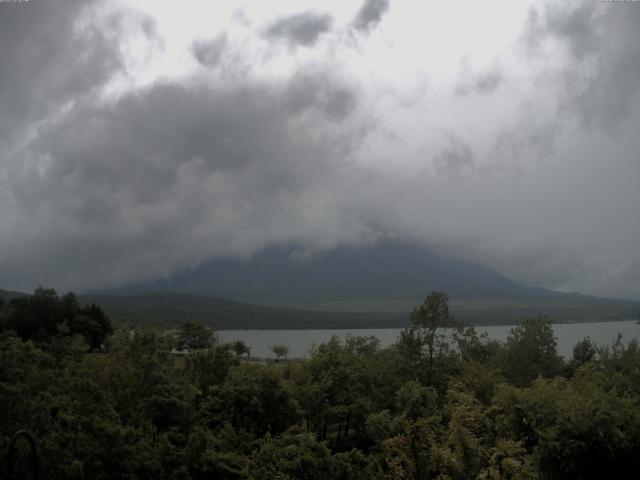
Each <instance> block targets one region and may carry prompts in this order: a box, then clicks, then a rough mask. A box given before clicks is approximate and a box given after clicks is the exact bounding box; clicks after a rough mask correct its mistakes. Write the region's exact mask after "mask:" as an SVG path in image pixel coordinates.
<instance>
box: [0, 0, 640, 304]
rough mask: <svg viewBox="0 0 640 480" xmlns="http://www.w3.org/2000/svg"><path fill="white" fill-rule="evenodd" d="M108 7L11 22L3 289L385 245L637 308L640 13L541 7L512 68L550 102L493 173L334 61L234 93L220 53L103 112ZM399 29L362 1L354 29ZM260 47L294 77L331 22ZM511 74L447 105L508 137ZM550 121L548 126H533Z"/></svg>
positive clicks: (518, 128)
mask: <svg viewBox="0 0 640 480" xmlns="http://www.w3.org/2000/svg"><path fill="white" fill-rule="evenodd" d="M96 4H97V2H94V3H87V2H80V1H78V2H63V1H61V0H60V1H51V2H47V3H44V2H42V3H38V2H29V4H28V8H13V7H9V8H13V9H9V8H5V7H7V5H0V8H2V14H0V41H1V42H2V43H0V61H1V62H2V65H8V66H10V67H11V68H3V69H2V70H0V225H2V228H1V229H0V266H1V268H0V288H2V287H7V288H26V289H29V288H31V287H32V286H33V285H34V284H37V283H44V284H47V285H54V286H56V287H58V288H75V289H86V288H93V287H103V286H116V285H122V284H125V283H128V282H134V281H138V280H144V279H151V278H156V277H161V276H165V275H168V274H170V273H171V272H174V271H176V270H180V269H183V268H186V267H189V266H194V265H197V264H199V263H200V262H202V261H205V260H207V259H209V258H212V257H216V256H228V255H234V256H244V255H250V254H252V253H254V252H255V251H257V250H259V249H260V248H263V247H265V246H268V245H273V244H278V243H296V244H298V245H300V246H301V248H303V249H306V250H307V251H316V250H322V249H327V248H332V247H334V246H336V245H341V244H354V245H357V244H367V243H371V242H374V241H376V239H378V238H379V237H382V236H385V235H388V234H392V235H397V236H400V237H403V238H410V239H412V240H416V241H420V242H423V243H425V244H428V245H430V246H432V247H434V248H437V249H441V250H444V251H446V252H448V253H453V254H456V255H461V256H465V257H468V258H472V259H474V260H477V261H480V262H484V263H488V264H489V265H491V266H494V267H496V268H498V270H500V271H502V272H504V273H506V274H508V275H510V276H512V277H514V278H515V279H517V280H520V281H524V282H526V283H531V284H542V285H544V286H547V287H551V288H562V289H566V290H583V291H586V292H590V293H598V294H607V295H617V296H630V297H636V298H640V293H639V292H640V247H638V245H640V218H639V217H638V214H637V205H640V189H638V188H637V185H636V184H637V178H640V166H639V164H638V161H637V152H638V150H639V149H640V143H639V142H640V139H639V138H638V136H637V133H634V132H636V131H637V129H635V130H634V127H635V126H637V125H638V114H639V111H640V108H639V107H638V103H639V99H638V97H639V95H638V91H639V90H640V41H639V40H640V39H639V33H638V30H637V28H636V27H637V25H639V24H640V17H639V15H640V8H633V9H632V8H607V9H606V10H602V8H603V7H602V5H595V4H592V3H590V2H579V3H576V4H574V5H573V6H570V7H565V6H564V4H560V3H556V2H545V3H541V4H537V5H536V6H535V7H534V8H533V9H532V11H531V14H530V16H529V19H528V21H527V24H526V26H525V31H524V33H523V37H522V38H523V49H522V52H521V53H522V55H526V56H527V57H526V58H527V59H530V60H531V62H539V63H541V64H542V67H541V68H540V69H539V71H538V73H539V78H535V79H534V80H535V82H536V85H539V87H540V91H541V92H544V93H540V94H539V96H536V95H538V94H537V93H534V96H533V97H532V98H530V99H529V98H527V99H524V100H523V101H522V104H521V105H520V106H519V109H518V112H520V115H519V116H514V118H513V119H511V118H509V119H506V121H504V122H503V124H504V125H505V126H504V127H503V128H502V130H500V131H498V132H497V133H496V134H495V135H493V134H492V135H493V136H489V137H487V139H486V142H485V143H486V144H487V145H489V146H488V147H487V149H488V151H489V154H488V156H489V157H490V160H491V161H490V162H485V163H483V161H484V159H483V153H482V151H481V149H479V148H476V146H477V144H478V142H477V141H475V140H474V137H473V135H474V134H475V132H470V131H469V130H468V129H463V128H459V129H456V128H455V127H454V128H452V127H451V126H450V125H447V126H439V124H438V120H439V119H440V117H442V119H443V120H446V119H447V115H448V112H447V111H446V110H445V109H438V107H436V106H433V105H431V104H430V103H427V104H426V107H424V106H423V104H421V103H420V101H421V98H420V96H419V95H415V96H413V97H411V99H410V100H411V101H409V102H407V101H406V99H403V100H402V101H401V102H400V101H396V99H395V97H393V96H392V95H387V94H386V93H385V90H384V89H377V90H376V89H375V88H374V87H371V86H370V85H369V87H367V85H365V84H363V81H362V80H358V79H357V77H356V76H355V75H350V72H349V70H348V69H346V70H345V69H344V68H339V62H338V61H335V62H332V61H331V60H318V59H312V60H305V61H304V62H301V63H299V64H296V65H295V67H294V68H292V70H291V71H290V72H288V73H286V74H282V75H279V76H273V77H269V76H267V75H265V76H260V75H253V76H252V75H246V76H242V75H237V74H234V75H232V76H231V74H229V75H230V76H231V77H232V78H225V77H224V75H225V69H224V68H222V69H221V68H218V67H219V66H220V65H221V64H224V63H225V62H226V61H227V58H228V56H229V52H230V51H232V52H233V55H239V53H238V52H237V50H238V48H239V47H238V44H236V45H233V46H231V45H230V44H231V43H232V40H231V38H232V36H231V35H228V34H227V33H218V34H216V35H213V36H212V40H206V41H201V42H196V43H195V44H193V45H192V46H191V51H190V53H191V54H192V55H193V57H194V58H195V59H196V60H197V62H198V63H199V64H200V65H201V66H204V67H207V68H200V67H199V68H200V71H201V74H193V75H189V76H188V77H187V78H180V79H164V80H162V81H156V82H155V83H151V84H150V85H147V86H145V87H142V88H135V89H130V90H125V91H124V92H122V93H121V94H119V95H117V96H112V97H104V96H102V95H100V94H99V92H100V91H101V90H102V89H103V88H104V87H105V86H106V85H107V84H108V82H109V80H110V79H111V78H113V77H114V76H115V75H117V74H120V73H122V71H123V68H124V67H123V64H124V61H123V59H122V58H121V56H120V55H121V49H120V45H119V43H118V42H119V39H120V38H121V37H122V35H123V34H122V27H121V20H122V17H119V16H118V15H116V16H111V17H109V19H108V20H106V21H102V22H101V23H95V22H94V20H93V19H94V16H93V14H92V8H93V6H95V5H96ZM23 6H24V5H23ZM623 7H624V6H623ZM387 9H388V2H385V1H367V2H366V3H365V4H364V5H363V6H362V8H361V10H360V11H359V13H358V15H357V17H356V19H355V20H354V21H353V26H354V28H357V29H359V30H361V31H367V30H370V29H371V28H373V27H374V26H375V25H376V24H377V23H378V22H379V21H380V19H381V18H382V16H383V15H384V14H385V12H386V11H387ZM122 15H124V14H122ZM389 15H391V12H390V13H389ZM80 20H82V23H78V22H79V21H80ZM348 21H349V20H347V23H348ZM80 25H81V26H82V28H80V27H79V26H80ZM139 28H145V27H144V22H143V24H141V25H140V26H139ZM254 28H255V31H254V32H253V34H254V35H255V36H256V38H258V39H259V41H260V42H261V43H262V44H268V47H265V48H270V46H271V43H272V42H264V35H266V36H267V39H268V40H271V39H273V38H276V39H281V40H283V41H285V42H288V43H289V44H291V45H303V46H306V47H309V48H308V49H307V48H305V49H293V48H292V49H288V51H287V55H292V56H293V55H296V54H298V53H300V52H303V53H304V52H308V51H310V50H312V48H321V47H323V44H325V43H327V42H328V41H327V42H324V41H322V42H318V41H317V40H318V38H319V37H320V35H322V34H323V33H325V32H328V31H329V30H330V29H331V28H332V20H331V17H329V16H328V15H323V14H318V13H313V12H311V13H309V12H308V13H303V14H298V15H294V16H288V17H283V18H281V19H280V20H277V21H276V22H275V23H272V24H269V25H267V27H266V30H265V28H262V27H259V26H257V27H254ZM265 32H266V33H265ZM327 37H331V36H330V35H327ZM332 48H333V50H331V52H332V54H334V53H335V52H336V51H339V50H340V48H345V49H346V48H349V47H348V46H344V45H339V46H335V45H333V46H332ZM279 50H283V49H279ZM549 50H551V51H553V52H557V54H556V55H555V56H554V57H553V58H549V59H547V57H548V56H549V55H548V52H549ZM72 52H73V54H72ZM78 52H80V54H78ZM240 53H242V52H240ZM268 53H269V54H270V53H271V51H269V52H268ZM264 56H268V55H267V54H265V55H264ZM246 62H247V63H250V62H251V58H249V59H246ZM554 62H555V63H554ZM507 68H508V67H506V66H503V65H502V64H500V68H497V67H496V68H495V69H488V70H486V69H485V70H483V69H479V70H478V71H474V72H470V74H469V75H468V76H466V77H465V81H463V82H462V83H460V84H459V85H458V89H457V90H458V91H457V92H456V88H455V87H453V86H450V87H449V90H448V92H449V94H451V93H452V92H453V95H452V97H453V100H452V102H461V104H462V105H464V106H465V108H468V114H469V115H473V114H476V111H475V110H474V109H482V110H480V112H481V113H482V114H485V113H486V115H487V119H486V120H484V119H483V122H485V123H493V122H495V123H496V124H500V122H501V121H502V120H503V119H501V118H495V116H494V117H491V116H490V115H492V114H493V111H492V110H491V108H490V103H491V102H492V101H494V99H495V98H497V96H499V95H502V94H504V92H505V91H509V89H515V90H517V85H516V86H515V87H514V85H513V84H512V83H511V82H513V76H510V75H509V72H508V71H507ZM252 71H253V72H255V71H258V72H259V67H255V68H254V70H252ZM202 72H205V73H202ZM212 72H213V73H212ZM367 88H370V90H367ZM456 93H457V95H456ZM385 95H386V96H385ZM381 99H382V100H381ZM378 102H381V103H380V105H382V106H379V104H378ZM482 102H486V103H482ZM545 102H548V103H549V104H550V105H551V107H550V110H551V112H552V114H551V115H547V116H544V115H542V116H540V115H538V114H536V112H537V110H536V109H535V107H536V106H537V104H539V103H545ZM413 103H415V105H413ZM452 105H453V104H452ZM455 105H458V104H457V103H455ZM486 105H489V107H487V106H486ZM530 111H532V112H533V114H531V115H530V114H529V112H530ZM466 113H467V111H465V114H466ZM405 116H406V117H405ZM424 118H428V119H430V120H433V124H434V125H435V126H428V127H426V126H425V127H424V128H423V127H422V125H423V123H421V122H422V121H423V119H424ZM398 119H399V120H398ZM392 121H397V122H398V123H397V124H394V123H392ZM443 124H444V123H443ZM394 125H400V127H396V128H391V126H394ZM414 125H417V127H415V129H416V132H417V133H411V131H410V130H411V129H412V128H414ZM424 125H431V124H427V123H426V122H425V123H424ZM479 125H481V123H479ZM481 126H482V125H481ZM434 132H436V133H434ZM437 132H439V133H437ZM412 135H413V136H412ZM423 136H425V137H428V139H429V140H428V141H426V142H425V145H424V146H423V144H422V143H421V142H422V137H423ZM414 137H417V139H418V140H416V138H414ZM388 139H391V140H388ZM436 140H439V143H438V142H437V141H436ZM483 140H485V139H484V138H483ZM387 141H388V142H389V143H388V144H386V143H384V142H387ZM416 143H417V144H418V145H420V147H419V148H418V147H415V148H414V144H416ZM389 144H390V145H392V147H393V148H390V147H389V148H387V147H388V145H389ZM493 157H495V159H494V158H493Z"/></svg>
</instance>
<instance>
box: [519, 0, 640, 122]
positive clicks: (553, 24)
mask: <svg viewBox="0 0 640 480" xmlns="http://www.w3.org/2000/svg"><path fill="white" fill-rule="evenodd" d="M638 25H640V8H637V4H634V3H633V2H628V3H620V2H617V3H616V2H609V3H606V2H588V1H583V2H571V3H566V2H561V3H560V2H552V3H543V4H540V5H537V6H536V7H534V8H533V9H532V10H531V12H530V15H529V20H528V25H527V30H526V33H525V37H524V38H525V41H526V43H527V46H528V48H529V50H530V51H532V52H534V54H535V53H537V52H538V51H540V50H541V49H542V48H543V46H544V45H545V41H548V40H549V39H553V40H555V41H557V42H560V44H561V45H564V46H565V49H566V53H567V55H566V57H567V58H566V62H567V63H566V65H564V68H563V70H562V74H563V77H562V81H563V86H564V88H563V90H562V97H561V98H560V106H561V108H562V109H563V111H564V112H565V113H566V114H568V115H575V116H577V118H579V119H580V121H581V122H582V123H583V125H585V126H587V127H598V128H603V129H606V130H610V131H614V130H616V129H617V128H618V127H619V126H620V125H621V123H622V122H624V121H625V120H626V119H627V118H628V117H629V115H630V114H631V112H632V111H633V110H634V107H636V106H637V105H638V101H639V97H640V29H638Z"/></svg>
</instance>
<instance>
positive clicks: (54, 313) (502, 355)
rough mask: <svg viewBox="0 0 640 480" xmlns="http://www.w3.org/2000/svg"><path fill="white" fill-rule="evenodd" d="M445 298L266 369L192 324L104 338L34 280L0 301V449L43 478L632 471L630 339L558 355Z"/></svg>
mask: <svg viewBox="0 0 640 480" xmlns="http://www.w3.org/2000/svg"><path fill="white" fill-rule="evenodd" d="M447 302H448V299H447V296H446V295H445V294H443V293H439V292H434V293H432V294H431V295H429V297H427V299H426V300H425V302H424V303H423V304H422V305H420V306H418V307H416V309H415V310H414V312H413V313H412V315H411V317H410V320H409V324H408V326H407V328H406V329H405V330H404V331H403V333H402V335H401V336H400V338H399V339H398V341H397V342H396V343H395V344H394V345H392V346H390V347H388V348H381V347H380V345H379V342H378V340H377V339H376V338H373V337H358V336H353V337H348V338H346V339H345V340H341V339H339V338H338V337H334V338H332V339H331V340H330V341H329V342H326V343H324V344H321V345H318V346H317V347H316V348H315V349H314V350H313V351H312V352H311V353H310V355H309V356H308V358H306V359H299V360H293V359H292V360H286V359H285V360H280V361H278V362H274V361H265V360H260V359H252V358H251V357H250V355H249V351H248V349H247V347H246V345H240V344H237V345H234V344H221V343H219V342H218V341H217V340H216V337H215V335H213V334H212V332H210V331H209V332H207V331H206V328H204V327H203V326H200V325H198V324H194V323H190V324H185V325H183V327H182V328H181V329H179V330H178V331H177V332H171V331H163V330H153V329H123V328H121V329H116V330H115V331H112V328H111V324H110V321H109V319H108V317H106V316H105V314H104V313H103V312H102V311H101V310H100V309H99V308H97V307H95V306H93V307H92V306H86V307H80V306H78V304H77V302H76V301H75V296H74V295H73V294H66V295H63V296H62V297H58V296H57V294H56V293H55V292H54V291H52V290H47V289H42V288H41V289H38V290H37V291H36V293H35V294H34V295H33V296H31V297H25V298H19V299H14V300H11V301H9V302H5V303H3V304H2V305H0V326H1V328H2V331H1V332H0V404H1V405H2V407H3V408H2V409H1V410H0V449H2V451H6V450H7V447H8V446H9V442H10V439H11V436H12V435H13V434H14V433H15V432H16V431H18V430H22V429H26V430H28V431H29V432H31V435H32V436H33V437H34V439H35V440H36V443H37V446H38V455H39V460H40V467H39V469H40V472H39V473H40V478H45V479H54V478H65V479H107V478H138V479H163V478H166V479H205V478H216V479H255V480H270V479H273V480H276V479H305V480H311V479H318V480H320V479H323V480H324V479H343V480H352V479H353V480H357V479H368V480H372V479H373V480H376V479H418V480H422V479H535V478H540V479H563V478H577V479H589V478H618V479H620V478H621V479H624V478H636V472H637V471H638V467H640V457H638V455H637V449H638V446H639V445H640V408H639V406H640V405H639V400H640V376H639V375H638V372H639V371H640V349H639V348H638V344H637V342H636V341H635V340H634V341H631V342H630V343H629V344H627V345H625V344H623V342H622V340H621V339H620V338H619V339H618V340H617V341H616V342H615V343H614V344H613V345H610V346H597V345H594V344H593V343H592V342H591V341H590V339H588V338H587V339H584V340H582V341H581V342H579V343H578V344H577V345H576V348H575V349H574V354H573V357H572V358H571V359H568V360H565V359H563V358H562V357H560V356H559V355H558V354H557V351H556V345H555V339H554V337H553V331H552V329H551V327H550V324H549V321H548V320H547V319H545V318H530V319H527V320H524V321H522V322H521V323H520V324H519V325H518V326H516V327H514V328H513V329H512V331H511V332H510V334H509V336H508V338H507V340H506V341H505V342H498V341H495V340H490V339H488V338H487V337H486V336H480V335H478V334H477V333H476V332H475V331H474V329H473V328H471V327H468V326H465V325H463V324H460V323H459V322H457V321H455V319H454V318H452V316H451V315H450V313H449V311H448V303H447ZM203 328H204V330H203ZM178 347H182V348H181V349H179V348H178ZM274 347H275V346H274ZM281 353H283V352H281ZM280 357H281V358H284V357H286V353H283V354H282V355H281V356H280ZM16 456H17V457H18V458H16V459H15V460H16V462H14V463H15V468H16V469H18V470H20V469H23V470H28V469H29V465H28V463H29V462H28V459H26V458H23V457H22V454H20V452H18V453H16ZM5 460H6V459H5ZM4 466H5V467H6V461H5V462H4Z"/></svg>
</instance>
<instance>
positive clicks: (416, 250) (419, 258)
mask: <svg viewBox="0 0 640 480" xmlns="http://www.w3.org/2000/svg"><path fill="white" fill-rule="evenodd" d="M432 290H441V291H445V292H447V293H448V294H449V296H450V297H451V298H485V297H513V296H518V297H528V298H550V297H555V296H564V294H560V293H557V292H551V291H549V290H545V289H541V288H529V287H525V286H522V285H519V284H518V283H516V282H513V281H511V280H509V279H507V278H505V277H504V276H502V275H500V274H499V273H498V272H496V271H494V270H492V269H490V268H488V267H486V266H484V265H480V264H477V263H473V262H468V261H463V260H458V259H453V258H447V257H440V256H437V255H434V254H433V253H431V252H430V251H428V250H426V249H424V248H421V247H417V246H413V245H407V244H403V243H396V242H388V243H382V244H379V245H376V246H371V247H359V248H356V247H340V248H336V249H334V250H331V251H329V252H325V253H321V254H318V255H313V256H309V257H300V256H299V255H296V252H295V251H294V250H292V249H285V248H273V249H268V250H265V251H262V252H260V253H258V254H256V255H254V256H253V257H251V258H249V259H248V260H245V261H243V260H214V261H211V262H209V263H206V264H204V265H202V266H200V267H198V268H196V269H193V270H189V271H185V272H182V273H180V274H177V275H175V276H174V277H172V278H170V279H166V280H161V281H157V282H150V283H146V284H141V285H133V286H129V287H126V288H122V289H118V290H112V291H110V292H107V293H117V294H123V293H124V294H131V293H141V292H147V291H166V292H182V293H190V294H197V295H208V296H215V297H220V298H231V299H234V300H239V301H245V302H250V303H258V304H296V303H309V302H322V301H335V300H345V299H354V298H369V299H406V300H415V299H422V298H424V297H425V296H426V294H427V293H428V292H430V291H432Z"/></svg>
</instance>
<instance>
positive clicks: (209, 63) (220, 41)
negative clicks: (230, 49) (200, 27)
mask: <svg viewBox="0 0 640 480" xmlns="http://www.w3.org/2000/svg"><path fill="white" fill-rule="evenodd" d="M226 47H227V35H226V33H221V34H219V35H218V36H216V37H215V38H212V39H210V40H200V41H197V42H195V43H194V44H193V45H192V46H191V52H192V53H193V56H194V57H195V58H196V60H198V62H199V63H200V64H201V65H204V66H206V67H215V66H216V65H218V63H219V62H220V60H221V59H222V56H223V54H224V51H225V48H226Z"/></svg>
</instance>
